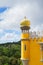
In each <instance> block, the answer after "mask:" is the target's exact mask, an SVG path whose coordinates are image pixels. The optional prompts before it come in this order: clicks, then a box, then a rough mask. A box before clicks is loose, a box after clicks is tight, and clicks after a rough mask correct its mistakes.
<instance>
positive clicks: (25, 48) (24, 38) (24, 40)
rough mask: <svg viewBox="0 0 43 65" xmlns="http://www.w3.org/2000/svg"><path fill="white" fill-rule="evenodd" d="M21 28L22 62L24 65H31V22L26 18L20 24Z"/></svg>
mask: <svg viewBox="0 0 43 65" xmlns="http://www.w3.org/2000/svg"><path fill="white" fill-rule="evenodd" d="M20 28H21V30H22V34H21V60H22V63H23V65H28V64H29V59H30V43H29V36H30V35H29V29H30V21H29V20H28V19H27V18H26V17H25V18H24V20H22V21H21V23H20Z"/></svg>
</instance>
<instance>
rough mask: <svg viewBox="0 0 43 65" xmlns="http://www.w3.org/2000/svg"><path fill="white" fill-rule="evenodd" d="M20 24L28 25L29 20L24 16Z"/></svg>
mask: <svg viewBox="0 0 43 65" xmlns="http://www.w3.org/2000/svg"><path fill="white" fill-rule="evenodd" d="M20 25H21V26H30V21H29V20H28V19H27V18H26V17H25V18H24V19H23V20H22V21H21V23H20Z"/></svg>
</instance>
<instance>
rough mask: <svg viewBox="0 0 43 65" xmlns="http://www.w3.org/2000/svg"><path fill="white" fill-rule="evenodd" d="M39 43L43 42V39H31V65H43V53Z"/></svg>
mask: <svg viewBox="0 0 43 65" xmlns="http://www.w3.org/2000/svg"><path fill="white" fill-rule="evenodd" d="M39 41H43V38H42V39H40V38H39V39H30V61H29V65H43V62H41V61H40V59H41V53H40V52H41V51H40V45H39V44H38V43H37V42H39Z"/></svg>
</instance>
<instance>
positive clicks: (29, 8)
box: [0, 0, 43, 41]
mask: <svg viewBox="0 0 43 65" xmlns="http://www.w3.org/2000/svg"><path fill="white" fill-rule="evenodd" d="M10 1H11V0H10ZM10 1H9V2H10ZM13 1H14V0H13ZM13 1H11V2H13ZM5 2H6V3H7V5H8V4H9V3H8V2H7V1H5ZM38 2H39V1H34V2H32V0H31V1H29V2H28V1H25V4H24V1H23V4H21V2H19V4H17V3H16V5H14V4H13V6H12V4H11V5H10V4H9V5H8V6H12V7H11V8H10V9H9V10H7V11H5V12H3V13H2V14H1V18H2V19H3V20H2V21H1V22H0V29H2V30H5V29H6V30H17V31H20V21H21V20H22V19H23V17H24V16H27V18H28V19H29V20H30V21H31V27H33V29H31V30H33V31H38V30H40V24H42V21H43V18H42V17H43V15H42V14H43V8H42V9H41V7H40V6H41V5H39V4H38ZM40 21H41V22H40ZM34 26H35V27H34ZM14 35H15V36H14ZM16 36H17V37H16ZM18 37H19V35H18V34H13V33H6V34H5V35H4V36H3V37H2V38H1V40H3V41H4V40H6V41H11V40H15V39H16V40H18V39H19V38H18Z"/></svg>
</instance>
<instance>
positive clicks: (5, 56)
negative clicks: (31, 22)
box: [0, 42, 22, 65]
mask: <svg viewBox="0 0 43 65" xmlns="http://www.w3.org/2000/svg"><path fill="white" fill-rule="evenodd" d="M20 47H21V46H20V42H18V43H14V42H13V43H6V44H0V65H22V62H21V60H20V55H21V54H20V53H21V50H20V49H21V48H20Z"/></svg>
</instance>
